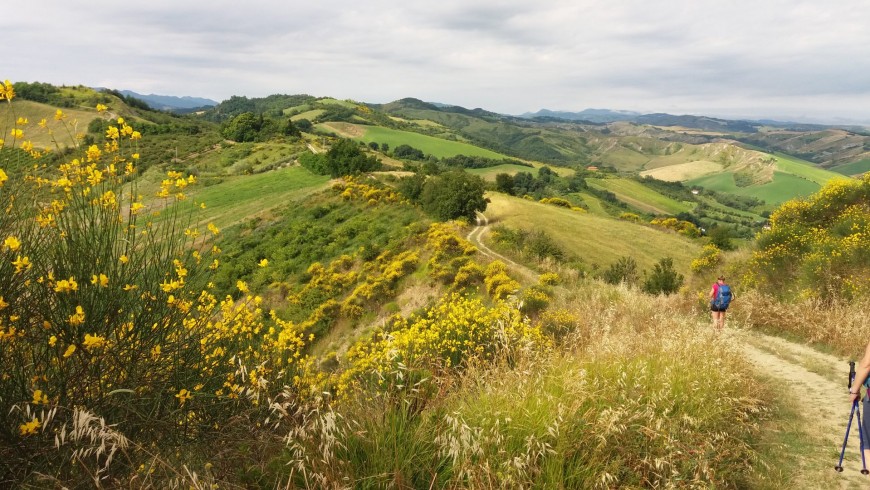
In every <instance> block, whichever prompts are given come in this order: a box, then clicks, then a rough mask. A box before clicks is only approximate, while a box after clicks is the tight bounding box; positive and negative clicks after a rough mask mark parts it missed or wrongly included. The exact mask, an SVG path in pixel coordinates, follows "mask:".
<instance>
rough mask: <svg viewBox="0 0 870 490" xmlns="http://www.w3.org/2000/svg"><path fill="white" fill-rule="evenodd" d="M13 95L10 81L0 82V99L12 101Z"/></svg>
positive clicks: (13, 91) (13, 89) (13, 88)
mask: <svg viewBox="0 0 870 490" xmlns="http://www.w3.org/2000/svg"><path fill="white" fill-rule="evenodd" d="M14 97H15V87H13V86H12V82H10V81H9V80H6V81H5V82H3V83H0V100H2V99H6V100H8V101H12V99H13V98H14Z"/></svg>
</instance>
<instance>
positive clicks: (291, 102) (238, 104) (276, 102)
mask: <svg viewBox="0 0 870 490" xmlns="http://www.w3.org/2000/svg"><path fill="white" fill-rule="evenodd" d="M315 100H316V99H315V98H314V97H313V96H311V95H304V94H301V95H284V94H274V95H270V96H268V97H259V98H253V99H249V98H247V97H244V96H241V97H240V96H238V95H234V96H232V97H230V98H229V99H227V100H225V101H223V102H221V103H220V104H218V105H216V106H214V107H213V108H212V109H210V110H208V111H206V113H205V115H204V117H205V118H206V119H208V120H210V121H215V122H223V121H227V120H230V119H232V118H234V117H236V116H239V115H241V114H244V113H246V112H253V113H254V114H257V115H259V114H264V115H268V116H272V117H282V116H284V111H285V110H286V109H289V108H291V107H296V106H300V105H303V104H307V103H311V102H314V101H315Z"/></svg>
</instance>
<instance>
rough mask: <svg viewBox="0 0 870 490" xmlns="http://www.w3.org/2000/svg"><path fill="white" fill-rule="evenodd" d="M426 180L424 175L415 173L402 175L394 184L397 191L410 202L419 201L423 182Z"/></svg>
mask: <svg viewBox="0 0 870 490" xmlns="http://www.w3.org/2000/svg"><path fill="white" fill-rule="evenodd" d="M425 182H426V176H425V175H423V174H419V173H415V174H414V175H411V176H409V177H402V178H401V179H399V183H398V184H397V185H396V188H397V189H398V191H399V192H400V193H401V194H402V195H403V196H405V197H407V198H408V199H409V200H411V202H420V195H421V194H422V193H423V184H424V183H425Z"/></svg>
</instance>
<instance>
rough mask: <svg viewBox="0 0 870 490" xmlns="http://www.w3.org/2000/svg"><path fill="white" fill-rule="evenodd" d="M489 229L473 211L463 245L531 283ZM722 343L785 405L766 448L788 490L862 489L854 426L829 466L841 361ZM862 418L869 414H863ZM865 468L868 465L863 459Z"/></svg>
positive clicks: (739, 332) (843, 397)
mask: <svg viewBox="0 0 870 490" xmlns="http://www.w3.org/2000/svg"><path fill="white" fill-rule="evenodd" d="M488 230H489V220H488V219H487V218H486V216H485V215H483V214H482V213H478V217H477V226H476V227H475V228H474V229H473V230H472V231H471V232H470V233H469V234H468V237H467V239H468V241H470V242H471V243H472V244H474V246H476V247H477V248H478V250H480V251H481V253H483V254H484V255H486V256H488V257H490V258H492V259H498V260H501V261H502V262H504V263H505V264H507V265H508V266H509V267H510V268H511V269H512V270H513V271H515V272H516V273H518V274H521V275H523V276H525V277H526V278H527V279H530V280H532V281H535V280H536V279H537V277H538V275H537V273H536V272H535V271H533V270H532V269H530V268H528V267H526V266H524V265H522V264H518V263H516V262H514V261H512V260H510V259H508V258H507V257H504V256H503V255H501V254H498V253H496V252H494V251H493V250H491V249H490V248H489V247H487V246H486V244H484V243H483V241H482V238H483V237H484V236H485V234H486V233H487V231H488ZM723 337H724V339H723V340H725V341H727V342H734V344H735V347H736V348H738V349H740V350H742V352H743V353H744V355H745V356H746V359H747V361H748V362H750V363H751V364H752V366H753V367H754V369H755V371H756V373H757V375H758V377H759V378H760V379H762V380H764V382H765V383H770V384H771V385H772V387H773V391H775V392H776V393H778V394H779V396H781V397H784V399H782V400H778V402H779V404H785V405H787V406H788V407H789V408H790V410H791V411H792V412H793V415H792V414H789V415H786V416H785V417H783V420H781V423H779V424H775V428H774V429H773V430H778V431H782V432H783V434H780V437H776V438H774V439H776V440H779V441H782V442H780V443H778V444H779V446H778V447H775V448H771V450H772V451H775V452H777V453H779V454H780V455H781V457H782V458H783V460H784V461H785V463H784V464H783V466H786V467H788V468H789V470H788V472H787V473H788V474H787V477H788V480H789V482H790V483H791V486H792V487H793V488H801V489H803V488H807V489H815V488H819V489H822V488H823V489H829V488H841V489H853V488H854V489H858V488H862V489H866V488H870V476H864V475H862V474H861V472H860V470H861V456H860V453H859V451H858V427H857V423H853V424H852V431H851V433H850V434H849V445H848V447H847V448H846V459H845V460H844V462H843V467H844V471H843V473H837V472H836V471H835V470H834V466H835V465H836V464H837V461H838V460H839V455H840V448H841V447H842V444H843V435H844V433H845V430H846V424H847V422H848V418H849V410H850V408H851V406H850V405H849V402H848V396H847V389H846V379H847V376H848V372H849V365H848V361H847V360H846V359H843V358H840V357H837V356H834V355H831V354H826V353H823V352H819V351H817V350H815V349H813V348H811V347H809V346H806V345H803V344H799V343H795V342H790V341H788V340H785V339H782V338H779V337H773V336H770V335H765V334H763V333H760V332H756V331H752V330H748V329H740V328H734V326H733V325H729V326H728V327H726V332H725V334H724V336H723ZM862 416H870V414H863V413H862ZM868 464H870V461H868Z"/></svg>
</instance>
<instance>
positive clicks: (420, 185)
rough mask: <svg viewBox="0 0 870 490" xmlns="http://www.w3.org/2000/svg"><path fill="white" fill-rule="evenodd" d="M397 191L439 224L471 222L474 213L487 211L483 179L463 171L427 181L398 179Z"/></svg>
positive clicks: (418, 176)
mask: <svg viewBox="0 0 870 490" xmlns="http://www.w3.org/2000/svg"><path fill="white" fill-rule="evenodd" d="M397 188H398V190H399V192H400V193H402V194H403V195H404V196H405V197H407V198H408V200H410V201H411V202H414V203H418V204H420V205H421V207H422V208H423V211H425V212H426V213H427V214H429V215H430V216H432V217H434V218H435V219H438V220H441V221H447V220H451V219H456V218H461V217H465V218H468V219H469V220H472V221H473V220H474V219H475V217H476V213H477V211H485V210H486V199H485V198H484V197H483V193H484V191H485V190H486V189H485V186H484V183H483V179H481V178H480V177H478V176H476V175H471V174H469V173H466V172H465V171H463V170H452V171H449V172H444V173H441V174H439V175H436V176H429V177H427V176H426V175H424V174H423V173H416V174H414V175H412V176H410V177H403V178H402V179H400V180H399V183H398V185H397Z"/></svg>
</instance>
